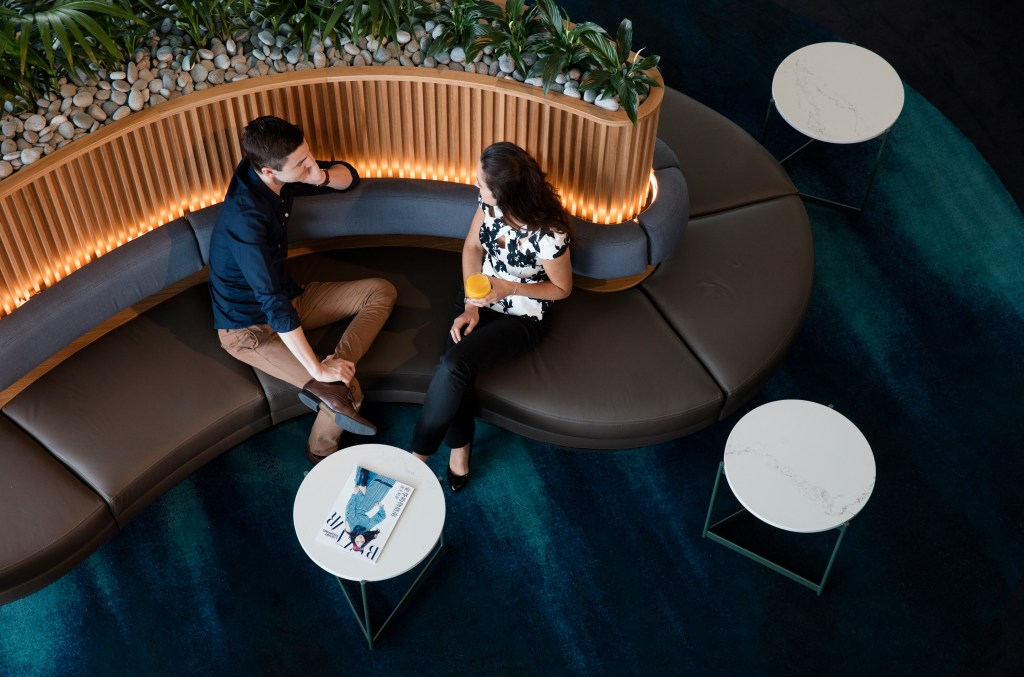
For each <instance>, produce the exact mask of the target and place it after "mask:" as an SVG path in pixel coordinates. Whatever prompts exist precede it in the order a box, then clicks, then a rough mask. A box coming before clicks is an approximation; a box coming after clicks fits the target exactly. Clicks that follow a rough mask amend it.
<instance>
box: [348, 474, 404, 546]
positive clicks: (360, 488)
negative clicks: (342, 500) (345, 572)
mask: <svg viewBox="0 0 1024 677" xmlns="http://www.w3.org/2000/svg"><path fill="white" fill-rule="evenodd" d="M393 486H394V483H393V481H392V480H389V479H388V478H386V477H381V476H380V475H378V474H377V473H375V472H372V471H370V470H367V469H366V468H359V471H358V472H357V473H356V486H355V487H354V488H353V489H352V497H351V498H349V499H348V503H346V504H345V523H346V524H347V525H348V529H347V530H346V531H347V532H348V535H349V538H351V539H352V547H353V549H354V550H356V551H360V550H362V549H363V547H364V546H365V545H366V544H367V543H369V542H370V541H372V540H373V539H374V538H376V537H377V534H378V533H380V532H379V530H374V527H375V526H377V525H378V524H380V523H381V522H383V521H384V520H385V519H387V512H386V511H385V510H384V497H385V496H387V495H388V492H389V491H391V488H392V487H393Z"/></svg>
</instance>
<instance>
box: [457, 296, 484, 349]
mask: <svg viewBox="0 0 1024 677" xmlns="http://www.w3.org/2000/svg"><path fill="white" fill-rule="evenodd" d="M478 322H480V309H479V308H477V307H476V306H475V305H469V304H466V309H465V310H464V311H462V314H461V315H459V316H458V317H456V318H455V321H454V322H452V329H451V335H452V340H453V341H455V342H456V343H458V342H459V341H461V340H462V337H463V336H465V335H466V334H468V333H470V332H471V331H473V330H474V329H475V328H476V325H477V323H478Z"/></svg>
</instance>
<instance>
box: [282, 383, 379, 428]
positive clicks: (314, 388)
mask: <svg viewBox="0 0 1024 677" xmlns="http://www.w3.org/2000/svg"><path fill="white" fill-rule="evenodd" d="M299 399H300V400H302V403H303V404H305V405H306V406H307V407H309V408H310V409H312V410H313V411H317V410H319V409H323V410H324V411H326V412H328V413H329V414H331V415H333V416H334V422H335V423H337V424H338V426H339V427H340V428H343V429H344V430H347V431H349V432H351V433H355V434H356V435H374V434H376V432H377V426H375V425H374V424H372V423H370V422H369V421H367V420H366V419H365V418H363V417H362V416H360V415H359V412H358V411H356V406H355V402H354V401H353V399H352V389H351V388H349V387H348V386H347V385H345V384H344V383H323V382H321V381H317V380H316V379H311V380H310V381H309V383H307V384H306V385H304V386H302V390H301V391H299Z"/></svg>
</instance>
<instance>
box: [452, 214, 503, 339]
mask: <svg viewBox="0 0 1024 677" xmlns="http://www.w3.org/2000/svg"><path fill="white" fill-rule="evenodd" d="M483 222H484V213H483V212H482V211H481V210H479V209H477V210H476V215H475V216H474V217H473V221H472V223H470V224H469V233H468V234H467V235H466V240H465V242H463V243H462V283H463V285H465V283H466V278H468V277H469V276H470V275H474V274H476V273H479V272H480V271H481V270H482V269H483V266H484V247H483V245H481V244H480V226H481V225H482V224H483ZM492 279H493V278H492ZM479 321H480V309H479V308H478V307H477V306H476V305H474V304H473V303H472V302H467V303H466V308H465V310H464V311H463V312H462V314H461V315H459V316H458V317H456V318H455V321H454V322H452V328H451V329H450V330H449V331H450V333H451V335H452V340H453V341H455V342H456V343H458V342H459V341H461V340H462V337H463V336H465V335H466V334H468V333H470V332H471V331H473V329H475V328H476V325H477V323H478V322H479Z"/></svg>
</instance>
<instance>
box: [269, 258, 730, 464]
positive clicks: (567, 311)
mask: <svg viewBox="0 0 1024 677" xmlns="http://www.w3.org/2000/svg"><path fill="white" fill-rule="evenodd" d="M292 267H293V270H295V271H296V272H295V274H296V277H298V278H300V279H303V280H312V279H319V280H342V279H359V278H363V277H367V276H380V277H384V278H386V279H388V280H390V281H391V282H392V283H393V284H394V285H395V286H396V287H397V288H398V302H397V305H396V306H395V310H394V312H393V313H392V315H391V318H390V319H389V320H388V323H387V324H386V325H385V326H384V329H383V331H382V332H381V334H380V336H379V337H378V338H377V340H376V341H374V344H373V346H372V347H371V348H370V352H369V353H367V355H366V357H365V358H363V360H362V361H361V362H360V364H359V375H360V381H361V382H362V384H363V387H364V388H365V389H366V390H367V391H368V394H367V397H368V399H370V401H373V400H382V401H386V402H410V403H421V402H422V401H423V394H424V393H425V392H426V389H427V386H428V385H429V383H430V378H431V376H432V375H433V373H434V368H435V367H436V366H437V360H438V356H439V355H440V354H441V351H442V350H443V349H444V345H445V341H446V338H447V335H448V328H449V326H450V325H449V323H450V317H451V308H452V303H453V302H454V300H455V299H456V297H457V295H458V293H459V289H460V282H459V280H460V277H461V275H460V272H459V271H460V268H459V255H458V254H457V253H454V252H443V251H436V250H424V249H411V248H397V247H396V248H383V249H353V250H344V251H337V252H329V253H325V254H316V255H311V256H305V257H302V258H300V259H297V260H293V261H292ZM554 313H555V314H554V316H553V322H552V327H551V331H550V332H549V334H548V336H547V337H546V338H545V339H544V341H543V342H542V343H541V345H540V347H539V348H538V349H537V350H536V351H534V352H532V353H530V354H528V355H526V356H524V357H522V358H519V359H517V360H514V361H513V362H510V363H508V364H507V365H504V366H501V367H498V368H497V369H495V370H494V371H491V372H487V373H485V374H483V375H482V376H481V377H480V378H479V379H478V381H477V390H478V392H479V393H480V402H481V407H482V409H483V411H482V414H481V416H482V418H483V419H484V420H487V421H491V422H494V423H497V424H498V425H501V426H502V427H505V428H507V429H509V430H512V431H513V432H518V433H521V434H524V435H527V436H529V437H532V438H534V439H538V440H542V441H545V442H550V443H553V444H563V445H567V446H574V447H586V448H593V449H619V448H622V447H624V446H637V445H641V444H651V443H654V442H657V441H662V440H666V439H672V438H675V437H679V436H681V435H685V434H687V433H688V432H692V431H693V430H696V429H698V428H701V427H703V426H706V425H708V424H710V423H711V422H713V421H714V420H715V416H716V414H717V412H718V410H719V408H720V407H721V406H722V401H723V398H722V392H721V390H720V389H719V388H718V387H717V386H716V385H715V382H714V380H713V379H711V378H710V377H709V376H708V374H707V372H706V371H705V370H704V369H703V368H702V367H701V365H700V362H699V361H698V360H697V359H696V358H695V357H694V356H693V354H692V353H691V352H690V351H689V349H687V347H686V345H685V344H684V343H683V342H682V341H681V340H680V339H679V337H678V336H676V335H675V334H674V333H673V332H672V330H671V329H670V328H669V327H668V326H667V325H666V324H665V321H664V320H663V319H662V318H661V317H660V316H659V315H658V312H657V310H656V309H655V308H654V307H653V305H652V304H651V302H650V301H649V300H648V299H647V298H646V297H645V296H644V295H643V294H641V293H640V292H638V291H636V290H632V291H625V292H620V293H616V294H595V293H590V292H585V291H580V290H577V291H575V292H573V294H572V296H570V297H569V298H568V299H566V300H565V301H560V302H559V303H558V305H557V306H556V308H555V311H554ZM344 326H345V325H344V324H339V325H336V326H334V327H330V328H327V329H325V330H318V331H316V332H311V340H312V341H313V342H314V345H315V346H316V347H317V349H318V350H320V351H321V352H326V351H328V350H330V349H331V348H332V347H333V346H334V344H335V343H337V340H338V337H339V336H340V335H341V332H342V330H343V328H344ZM524 374H525V377H524ZM260 378H261V380H262V381H263V382H264V383H265V384H266V385H269V392H271V393H273V394H272V395H271V396H270V397H271V404H272V407H273V408H274V412H275V420H277V419H279V418H280V419H282V420H283V419H284V418H286V417H288V416H293V415H297V414H301V413H304V411H305V410H304V409H303V408H302V407H301V405H298V404H297V398H296V392H297V389H296V388H293V387H292V386H289V385H288V384H284V383H282V382H281V381H278V380H277V379H271V377H268V376H266V375H262V374H261V375H260ZM268 379H270V380H269V381H268Z"/></svg>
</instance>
